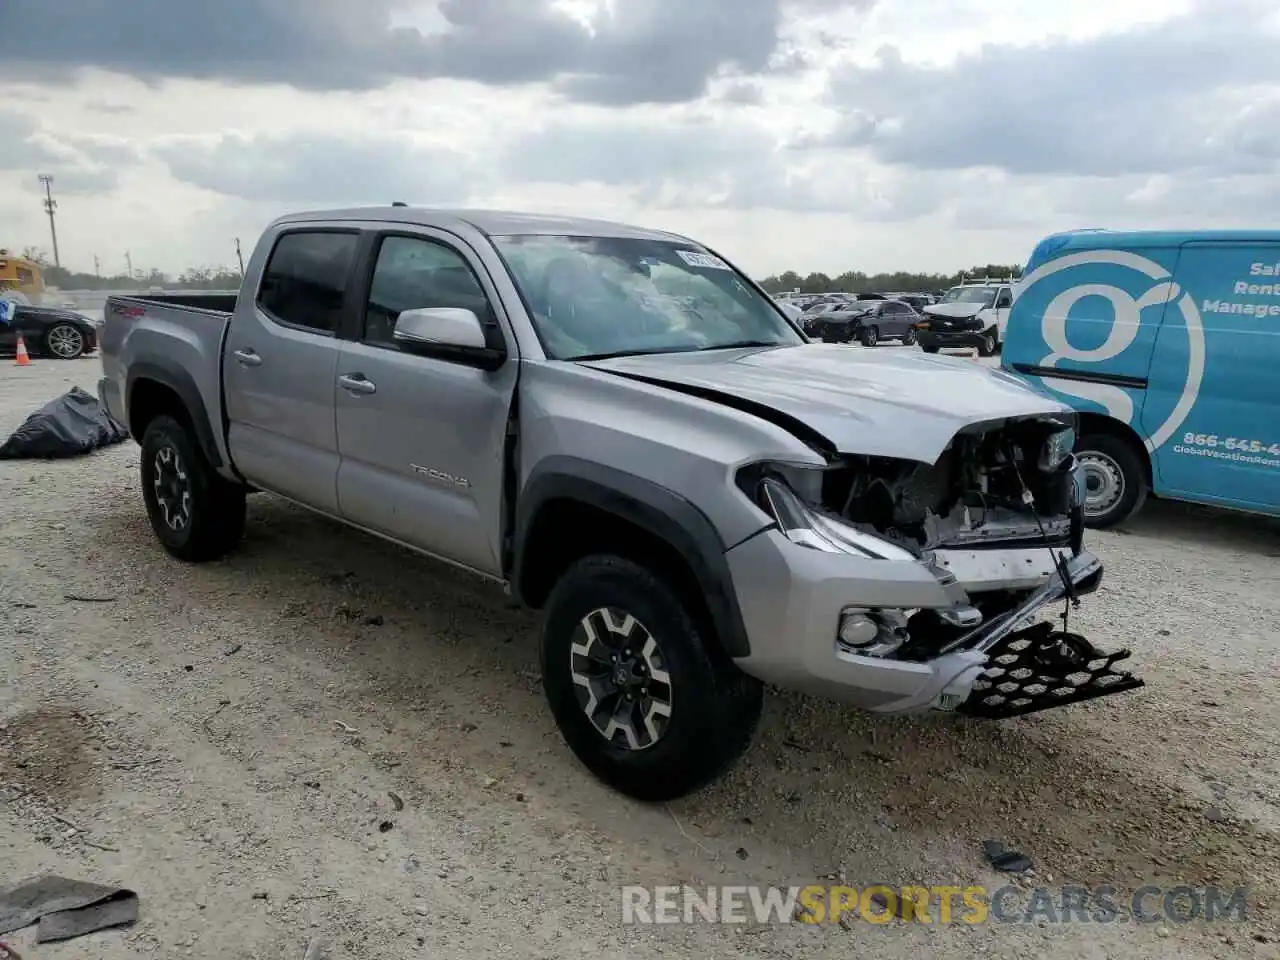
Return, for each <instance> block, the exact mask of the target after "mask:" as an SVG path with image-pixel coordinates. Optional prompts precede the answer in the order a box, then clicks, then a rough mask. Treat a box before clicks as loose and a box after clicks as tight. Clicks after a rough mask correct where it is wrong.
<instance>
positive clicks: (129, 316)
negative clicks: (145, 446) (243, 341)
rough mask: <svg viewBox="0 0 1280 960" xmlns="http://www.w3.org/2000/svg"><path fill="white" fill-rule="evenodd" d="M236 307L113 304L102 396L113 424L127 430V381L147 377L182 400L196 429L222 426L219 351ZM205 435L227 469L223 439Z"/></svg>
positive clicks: (221, 296) (185, 302)
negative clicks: (193, 417)
mask: <svg viewBox="0 0 1280 960" xmlns="http://www.w3.org/2000/svg"><path fill="white" fill-rule="evenodd" d="M236 300H237V295H236V294H227V293H217V292H211V293H203V292H183V293H167V294H164V293H162V294H150V295H146V296H111V297H108V298H107V302H106V306H105V308H104V310H103V318H104V320H105V323H104V325H103V327H102V333H101V337H102V344H101V347H100V353H101V356H102V373H103V377H102V380H101V381H100V383H99V391H98V392H99V396H100V399H101V400H102V403H103V404H104V405H105V406H106V408H107V410H108V411H109V412H110V413H111V416H113V417H114V418H115V419H116V420H117V421H118V422H120V423H122V424H124V425H125V426H126V427H128V426H129V423H128V421H127V419H126V417H127V413H126V410H127V408H128V407H129V404H128V402H127V401H128V397H129V391H130V388H131V386H132V383H131V379H130V378H131V376H132V377H137V376H145V377H146V378H147V379H149V380H151V381H154V382H157V383H160V384H163V385H165V386H166V387H168V388H169V389H171V390H172V391H173V392H175V393H177V394H178V395H179V396H180V397H181V399H182V401H183V404H184V405H185V407H186V409H188V410H190V411H192V412H193V413H195V414H196V416H195V419H196V422H197V423H199V424H202V425H209V424H219V425H220V424H221V423H222V347H223V342H224V340H225V339H226V335H227V329H228V327H229V326H230V322H231V313H232V311H233V310H234V309H235V305H236ZM203 430H204V431H207V433H206V435H204V436H202V437H201V440H202V442H203V443H206V444H207V445H208V450H207V452H208V453H209V454H210V460H211V461H212V462H214V463H215V464H218V465H219V466H222V465H225V464H228V463H229V458H228V456H227V451H226V446H225V438H224V437H223V436H222V433H221V431H211V430H210V428H209V427H208V426H204V427H203ZM135 439H140V438H135Z"/></svg>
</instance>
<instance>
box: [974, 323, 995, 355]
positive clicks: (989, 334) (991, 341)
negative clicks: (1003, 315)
mask: <svg viewBox="0 0 1280 960" xmlns="http://www.w3.org/2000/svg"><path fill="white" fill-rule="evenodd" d="M999 350H1000V336H999V333H998V332H997V331H996V328H995V327H992V328H991V329H989V330H986V331H984V332H983V334H982V342H981V343H980V344H978V356H980V357H994V356H995V355H996V353H997V352H999Z"/></svg>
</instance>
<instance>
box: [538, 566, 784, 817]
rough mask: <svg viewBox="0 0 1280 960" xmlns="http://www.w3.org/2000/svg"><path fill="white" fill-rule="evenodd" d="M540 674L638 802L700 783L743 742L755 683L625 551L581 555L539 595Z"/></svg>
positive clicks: (569, 737)
mask: <svg viewBox="0 0 1280 960" xmlns="http://www.w3.org/2000/svg"><path fill="white" fill-rule="evenodd" d="M542 683H543V689H544V691H545V693H546V697H547V702H548V703H549V705H550V707H551V712H552V714H553V716H554V717H555V720H556V724H557V725H558V726H559V728H560V732H561V734H563V736H564V738H565V741H566V742H567V743H568V744H569V747H570V749H571V750H573V752H574V754H575V755H577V757H578V759H579V760H581V761H582V763H583V764H584V765H585V766H586V767H587V768H588V769H589V770H591V772H592V773H594V774H595V775H596V776H597V777H599V778H600V779H601V780H603V781H604V782H606V783H608V784H609V785H610V786H612V787H614V788H615V789H617V790H620V791H621V792H623V793H625V794H628V795H630V796H632V797H636V798H637V799H640V800H651V801H660V800H670V799H673V798H675V797H679V796H683V795H684V794H686V793H689V792H691V791H693V790H696V789H698V788H699V787H701V786H703V785H705V784H706V783H709V782H710V781H712V780H714V779H715V778H716V777H718V776H719V775H720V774H721V773H723V772H724V771H725V770H727V769H728V768H729V767H730V766H731V765H732V764H733V763H734V762H735V761H736V760H737V759H738V758H739V757H740V756H741V755H742V754H743V753H744V752H745V751H746V749H747V747H748V746H749V745H750V743H751V738H752V736H753V734H754V733H755V729H756V726H757V724H758V722H759V719H760V710H761V706H762V703H763V686H762V685H761V684H760V682H759V681H757V680H755V679H753V678H751V677H749V676H747V675H746V674H744V673H743V672H742V671H740V670H739V669H738V668H737V667H736V666H734V664H733V662H732V661H731V660H730V659H729V658H728V657H727V656H726V655H725V654H724V653H723V652H721V651H720V650H719V648H717V647H715V646H714V644H713V643H712V642H710V638H708V637H705V636H704V634H703V631H702V630H701V629H700V627H699V626H698V624H697V622H696V620H695V618H694V616H693V615H692V613H691V612H690V610H689V608H688V607H687V606H686V604H685V602H684V601H682V600H681V599H680V597H679V595H678V594H677V593H676V591H674V590H673V589H672V588H671V586H670V585H668V583H667V582H666V581H665V580H663V579H662V578H660V577H658V576H657V575H655V574H654V573H653V572H651V571H650V570H648V569H647V568H645V567H643V566H641V565H639V564H637V563H634V562H633V561H631V560H627V559H624V558H622V557H616V556H604V555H599V556H592V557H586V558H584V559H582V560H579V561H577V562H576V563H574V564H573V565H572V566H571V567H570V568H569V569H568V570H567V571H566V572H565V573H564V575H563V576H562V577H561V578H560V580H559V582H557V584H556V586H555V588H554V589H553V590H552V592H551V596H550V598H549V599H548V601H547V611H546V623H545V626H544V629H543V634H542Z"/></svg>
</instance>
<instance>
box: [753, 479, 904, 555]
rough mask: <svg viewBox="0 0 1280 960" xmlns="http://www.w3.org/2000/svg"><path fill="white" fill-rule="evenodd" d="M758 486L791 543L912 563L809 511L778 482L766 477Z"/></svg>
mask: <svg viewBox="0 0 1280 960" xmlns="http://www.w3.org/2000/svg"><path fill="white" fill-rule="evenodd" d="M760 486H761V497H762V499H763V500H764V504H763V506H765V508H766V509H767V510H768V511H769V512H770V513H771V514H772V515H773V518H774V519H775V520H777V522H778V529H779V530H781V531H782V533H783V534H784V535H785V536H786V537H787V539H788V540H790V541H791V542H792V543H796V544H799V545H800V546H802V547H810V548H811V549H814V550H821V551H823V552H824V553H843V554H845V555H847V556H855V557H868V558H870V559H874V560H898V561H910V562H912V563H914V562H916V561H917V559H918V558H917V557H916V556H915V554H913V553H911V552H910V551H907V550H904V549H902V548H901V547H898V546H895V545H894V544H892V543H889V542H887V541H885V540H881V539H880V538H879V537H875V536H872V535H871V534H869V533H863V532H862V531H861V530H858V529H856V528H854V527H851V526H849V525H848V524H846V523H843V522H841V521H839V520H836V519H834V518H832V517H829V516H827V515H825V514H821V513H818V512H817V511H815V510H812V509H810V508H809V507H808V506H806V505H805V503H804V502H803V501H802V500H801V499H800V498H799V497H797V496H796V495H795V493H794V492H792V490H791V488H790V487H788V486H787V485H786V483H784V482H783V481H781V480H778V479H776V478H774V477H766V478H765V479H764V480H762V481H761V485H760Z"/></svg>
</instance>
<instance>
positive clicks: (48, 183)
mask: <svg viewBox="0 0 1280 960" xmlns="http://www.w3.org/2000/svg"><path fill="white" fill-rule="evenodd" d="M40 182H41V183H43V184H44V212H45V213H47V214H48V215H49V235H50V236H51V237H52V238H53V265H54V266H55V267H60V266H62V260H61V258H60V257H59V256H58V225H57V224H56V223H55V222H54V218H53V213H54V211H55V210H57V209H58V202H57V201H56V200H54V199H53V177H52V176H50V175H49V174H47V173H42V174H40Z"/></svg>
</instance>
